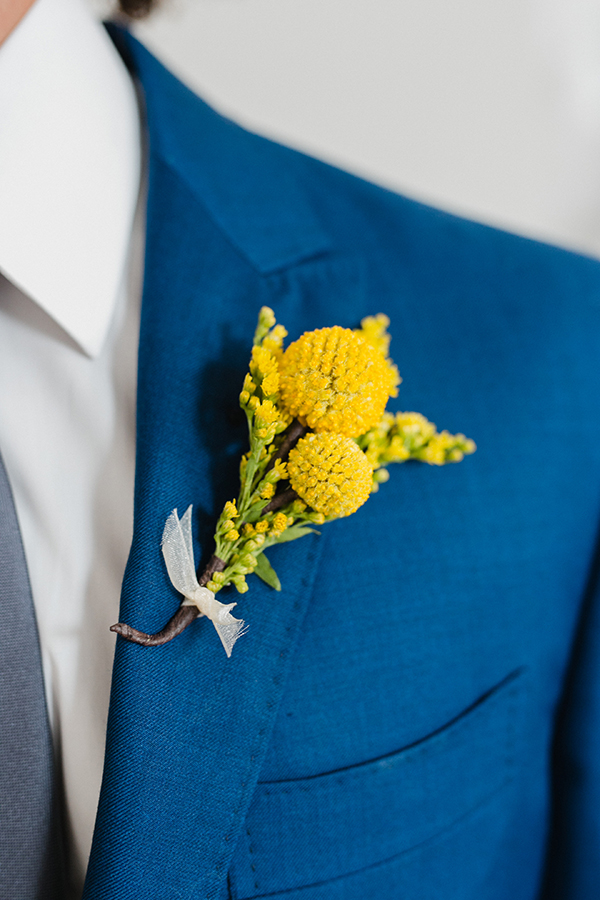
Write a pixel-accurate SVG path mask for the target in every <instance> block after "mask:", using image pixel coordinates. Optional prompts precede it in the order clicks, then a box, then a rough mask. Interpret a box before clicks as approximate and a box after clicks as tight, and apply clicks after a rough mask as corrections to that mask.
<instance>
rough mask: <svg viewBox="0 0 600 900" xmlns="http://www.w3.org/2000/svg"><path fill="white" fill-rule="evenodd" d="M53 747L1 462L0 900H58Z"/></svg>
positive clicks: (25, 582) (27, 589)
mask: <svg viewBox="0 0 600 900" xmlns="http://www.w3.org/2000/svg"><path fill="white" fill-rule="evenodd" d="M57 800H58V791H57V790H56V783H55V777H54V772H53V761H52V741H51V735H50V728H49V723H48V714H47V709H46V700H45V696H44V685H43V677H42V665H41V657H40V647H39V639H38V632H37V625H36V621H35V612H34V608H33V600H32V597H31V589H30V587H29V577H28V574H27V564H26V562H25V554H24V552H23V544H22V542H21V533H20V531H19V525H18V522H17V516H16V512H15V506H14V503H13V498H12V493H11V489H10V485H9V482H8V477H7V474H6V470H5V468H4V463H3V461H2V457H1V456H0V900H42V898H44V900H55V898H56V900H59V898H61V896H62V854H61V852H60V848H61V844H62V842H61V839H60V828H59V816H58V807H57Z"/></svg>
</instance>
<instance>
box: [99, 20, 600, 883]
mask: <svg viewBox="0 0 600 900" xmlns="http://www.w3.org/2000/svg"><path fill="white" fill-rule="evenodd" d="M115 39H116V40H119V41H120V42H121V44H122V45H123V48H124V49H123V52H124V53H125V54H126V56H127V58H128V59H129V60H130V64H131V65H132V67H133V69H134V71H135V73H136V74H137V77H138V78H139V79H140V82H141V85H142V87H143V92H144V96H145V102H146V108H147V117H148V129H149V147H150V150H149V154H150V175H149V196H148V224H147V249H146V275H145V288H144V297H143V309H142V323H141V337H140V356H139V399H138V457H137V475H136V494H135V533H134V538H133V546H132V550H131V555H130V559H129V563H128V566H127V571H126V575H125V580H124V586H123V600H122V619H123V620H124V621H127V622H130V623H132V624H133V625H135V626H137V627H139V628H142V629H144V630H146V631H153V630H156V629H158V628H159V627H160V626H162V625H163V624H164V622H165V621H166V619H167V618H168V617H169V616H170V615H171V614H172V612H173V611H174V610H175V609H176V608H177V606H178V604H179V599H180V598H179V596H178V595H177V594H176V592H175V591H174V589H173V588H172V587H171V585H170V583H169V580H168V578H167V575H166V573H165V569H164V566H163V562H162V559H161V554H160V552H159V547H160V537H161V532H162V528H163V525H164V522H165V519H166V517H167V515H168V513H169V512H170V511H171V510H172V509H173V508H174V507H178V508H179V509H180V511H181V510H183V509H185V508H186V507H187V506H188V504H189V503H193V504H194V510H195V518H194V531H195V540H196V546H195V553H196V558H197V559H200V558H202V557H204V558H206V556H207V555H209V554H210V552H211V549H212V547H211V543H212V542H211V537H212V530H213V524H214V521H215V517H216V516H217V513H218V511H219V510H220V508H221V505H222V503H223V501H224V500H225V499H227V498H230V497H232V496H233V495H234V494H235V493H236V489H237V463H238V459H239V455H240V453H241V452H242V451H243V449H244V447H245V441H246V436H245V423H244V420H243V417H242V416H241V415H240V413H239V410H238V409H237V397H238V393H239V389H240V383H241V379H242V378H243V374H244V372H245V368H246V364H247V360H248V356H249V350H250V344H249V338H250V335H251V334H252V331H253V328H254V324H255V320H256V315H257V311H258V309H259V307H260V306H261V305H262V304H267V305H269V306H272V307H273V308H274V310H275V312H276V314H277V317H278V319H279V320H280V321H281V322H283V323H285V325H286V326H287V327H288V329H289V331H290V336H291V338H295V337H297V336H298V335H299V334H300V333H301V332H302V331H304V330H306V329H312V328H316V327H320V326H324V325H332V324H340V325H345V326H355V325H356V324H357V323H358V321H359V320H360V318H361V317H362V316H364V315H366V314H368V313H376V312H378V311H384V312H386V313H388V314H389V316H390V317H391V320H392V331H393V335H394V341H393V345H392V350H393V356H394V358H395V360H396V361H397V362H398V363H399V366H400V370H401V372H402V375H403V376H404V383H403V385H402V387H401V390H400V397H399V399H398V401H397V406H398V408H403V409H408V410H412V409H416V410H419V411H421V412H423V413H425V414H426V415H427V416H428V417H429V418H431V419H433V420H434V421H435V422H436V423H437V424H438V426H439V427H447V428H449V429H451V430H454V431H457V430H461V431H464V432H466V433H467V434H468V435H470V436H472V437H473V438H475V440H476V441H477V444H478V448H479V449H478V451H477V453H476V454H475V456H474V457H471V458H469V459H467V460H465V461H464V462H463V463H462V464H461V465H458V466H450V467H447V468H444V469H438V468H435V467H429V466H426V465H422V464H406V465H404V466H396V467H394V468H393V469H392V470H391V478H390V481H389V483H388V484H386V485H385V486H384V487H383V488H382V490H381V491H380V492H379V493H378V494H376V495H374V496H373V497H372V498H371V499H370V500H369V502H368V503H367V505H366V506H365V507H363V508H362V509H361V510H360V511H359V512H358V513H357V514H356V515H354V516H352V517H350V518H348V519H343V520H340V521H337V522H334V523H332V524H329V525H327V526H326V527H325V528H323V532H322V535H321V536H319V537H317V536H311V537H310V538H305V539H303V540H301V541H297V542H295V543H292V544H286V545H282V546H281V547H279V548H277V549H276V550H275V551H274V552H273V554H272V559H273V563H274V565H275V567H276V569H277V571H278V572H279V574H280V576H281V578H282V581H283V586H284V587H283V591H282V592H281V594H277V593H275V592H273V591H272V590H270V589H269V588H268V587H266V586H265V585H264V584H263V583H262V582H259V581H258V580H257V579H254V578H253V579H252V586H251V591H250V593H249V594H248V595H246V597H244V598H243V600H242V602H241V603H240V606H239V610H240V614H241V615H243V617H244V618H245V619H246V621H247V623H248V624H249V626H250V627H249V631H248V634H247V635H246V636H245V637H244V638H243V639H242V640H241V641H240V642H239V644H238V645H237V646H236V648H235V651H234V653H233V657H232V659H227V658H226V657H225V654H224V653H223V648H222V647H221V645H220V643H219V641H218V639H217V636H216V634H215V632H214V629H213V628H212V627H210V626H209V625H207V623H206V620H199V621H197V622H196V623H194V624H193V625H192V626H191V627H190V628H189V629H188V630H187V631H186V632H185V633H184V634H183V636H182V637H180V638H179V639H178V640H176V641H175V642H173V643H172V644H169V645H168V646H165V647H163V648H159V649H146V648H140V647H138V646H134V645H131V644H127V643H125V642H123V641H119V642H118V645H117V652H116V660H115V669H114V682H113V691H112V700H111V709H110V717H109V725H108V738H107V749H106V766H105V776H104V782H103V787H102V795H101V799H100V807H99V812H98V821H97V828H96V834H95V839H94V845H93V849H92V855H91V861H90V868H89V873H88V879H87V883H86V890H85V898H86V900H125V898H127V900H134V898H135V900H142V898H144V900H147V898H153V900H209V898H210V900H213V898H215V900H216V898H226V897H229V898H236V900H241V898H251V897H280V896H281V897H283V898H286V900H325V898H326V900H365V898H376V900H396V898H402V900H434V898H435V900H437V898H439V900H471V898H473V900H533V898H537V897H539V896H541V895H542V893H541V892H542V891H543V892H544V893H543V896H544V897H548V898H550V897H551V898H563V900H567V898H568V900H592V898H594V900H597V898H598V896H600V771H599V770H600V677H599V676H600V673H599V671H598V670H599V667H600V620H599V612H598V606H597V597H596V581H597V571H596V568H595V564H594V556H595V546H596V539H597V527H598V510H599V508H600V502H599V501H600V266H599V265H598V264H597V263H596V262H593V261H591V260H588V259H584V258H582V257H578V256H576V255H573V254H569V253H566V252H563V251H561V250H557V249H555V248H552V247H548V246H544V245H542V244H538V243H535V242H531V241H527V240H523V239H520V238H517V237H514V236H511V235H508V234H504V233H501V232H499V231H496V230H493V229H490V228H486V227H483V226H480V225H476V224H473V223H470V222H466V221H463V220H460V219H457V218H455V217H452V216H449V215H446V214H444V213H441V212H438V211H435V210H433V209H429V208H427V207H424V206H422V205H419V204H417V203H414V202H412V201H410V200H407V199H405V198H402V197H399V196H396V195H395V194H393V193H389V192H387V191H385V190H382V189H380V188H377V187H374V186H372V185H370V184H367V183H365V182H364V181H361V180H359V179H357V178H354V177H351V176H349V175H347V174H344V173H343V172H340V171H337V170H335V169H333V168H330V167H329V166H326V165H324V164H322V163H320V162H317V161H315V160H313V159H309V158H307V157H305V156H303V155H301V154H298V153H296V152H293V151H291V150H289V149H286V148H283V147H280V146H278V145H276V144H274V143H271V142H269V141H267V140H264V139H262V138H259V137H257V136H255V135H252V134H249V133H248V132H246V131H244V130H243V129H241V128H239V127H238V126H237V125H234V124H233V123H231V122H230V121H228V120H227V119H224V118H222V117H221V116H219V115H217V114H216V113H215V112H214V111H212V110H211V109H210V108H209V107H207V106H206V105H205V104H204V103H203V102H202V101H200V100H199V99H198V98H197V97H195V96H194V95H193V94H192V93H190V92H189V91H188V90H187V89H186V88H185V87H183V86H182V85H181V84H180V83H179V82H178V81H177V80H176V79H175V78H173V77H172V76H171V75H170V74H169V73H168V72H167V71H165V69H164V68H162V66H161V65H160V64H159V63H158V62H157V61H156V60H155V59H153V58H152V56H151V55H150V54H149V53H148V52H147V51H146V50H144V49H143V47H141V46H140V45H139V44H137V43H136V42H135V41H134V40H133V39H132V38H130V37H129V36H127V35H121V36H120V37H119V36H118V35H116V36H115ZM553 746H554V750H553ZM544 885H545V887H543V886H544Z"/></svg>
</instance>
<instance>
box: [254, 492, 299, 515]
mask: <svg viewBox="0 0 600 900" xmlns="http://www.w3.org/2000/svg"><path fill="white" fill-rule="evenodd" d="M297 499H298V494H297V493H296V491H295V490H294V489H293V488H287V490H285V491H282V492H281V494H277V495H276V496H275V497H273V499H272V500H271V501H270V503H267V505H266V506H265V508H264V509H263V511H262V513H261V515H263V516H264V515H266V513H270V512H275V510H276V509H281V507H282V506H287V505H288V503H293V501H294V500H297Z"/></svg>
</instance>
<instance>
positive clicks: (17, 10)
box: [0, 0, 35, 44]
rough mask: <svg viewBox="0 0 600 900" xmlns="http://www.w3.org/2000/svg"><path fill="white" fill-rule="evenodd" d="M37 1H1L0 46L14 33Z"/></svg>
mask: <svg viewBox="0 0 600 900" xmlns="http://www.w3.org/2000/svg"><path fill="white" fill-rule="evenodd" d="M34 3H35V0H0V44H2V43H3V42H4V41H5V40H6V38H7V37H8V36H9V34H10V33H11V31H13V30H14V29H15V28H16V27H17V25H18V24H19V22H20V21H21V19H22V18H23V16H24V15H25V14H26V13H27V12H29V10H30V9H31V7H32V6H33V4H34Z"/></svg>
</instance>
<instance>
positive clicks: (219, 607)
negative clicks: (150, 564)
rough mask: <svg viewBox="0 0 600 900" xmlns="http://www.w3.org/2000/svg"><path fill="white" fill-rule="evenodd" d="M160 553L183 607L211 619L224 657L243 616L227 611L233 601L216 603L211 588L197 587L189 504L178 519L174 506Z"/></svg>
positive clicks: (239, 632)
mask: <svg viewBox="0 0 600 900" xmlns="http://www.w3.org/2000/svg"><path fill="white" fill-rule="evenodd" d="M162 552H163V556H164V558H165V563H166V565H167V572H168V573H169V578H170V579H171V583H172V584H173V587H175V588H176V589H177V590H178V591H179V592H180V593H181V594H183V596H184V597H185V600H184V601H183V605H184V606H197V607H198V609H199V611H200V615H201V616H206V617H207V618H208V619H210V620H211V622H212V623H213V625H214V626H215V628H216V630H217V634H218V635H219V637H220V638H221V643H222V644H223V647H224V648H225V653H226V654H227V656H231V651H232V649H233V645H234V644H235V642H236V641H237V639H238V638H239V637H241V635H242V634H244V633H245V628H244V622H243V619H234V618H233V616H232V615H231V612H230V610H231V609H233V607H234V606H236V605H237V604H236V603H228V604H225V603H219V601H218V600H217V599H216V598H215V595H214V594H213V592H212V591H209V590H208V588H205V587H200V585H199V584H198V579H197V578H196V567H195V565H194V550H193V547H192V507H191V506H188V508H187V509H186V511H185V514H184V515H183V516H182V518H181V519H179V516H178V515H177V510H176V509H174V510H173V512H172V513H171V515H170V516H169V518H168V519H167V521H166V522H165V530H164V531H163V536H162Z"/></svg>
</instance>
